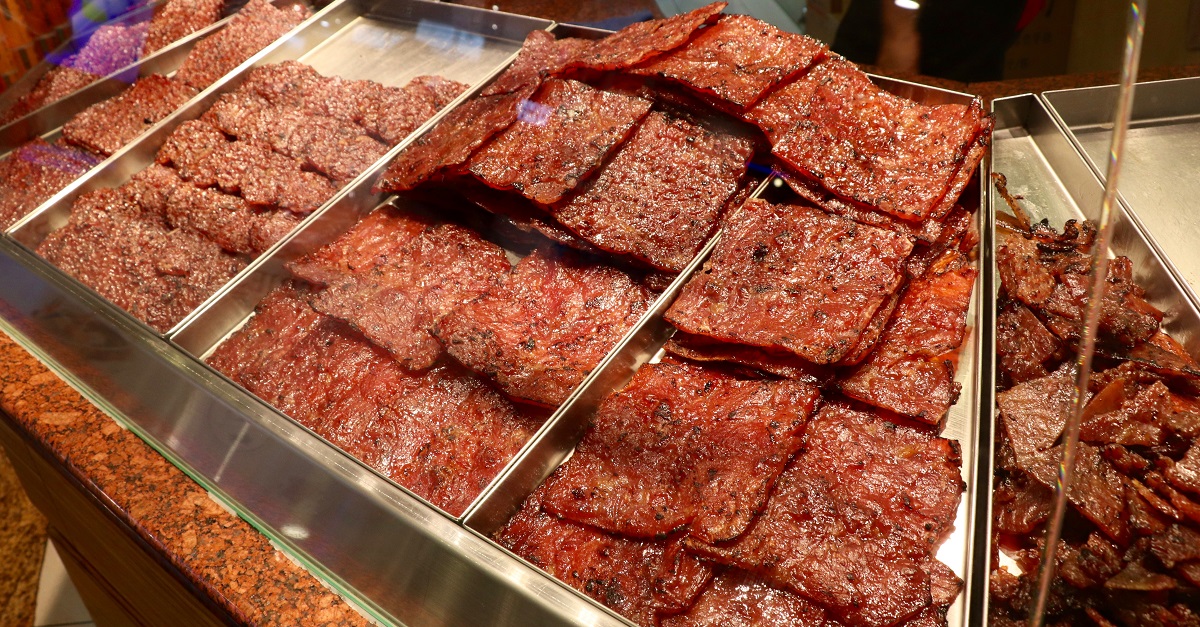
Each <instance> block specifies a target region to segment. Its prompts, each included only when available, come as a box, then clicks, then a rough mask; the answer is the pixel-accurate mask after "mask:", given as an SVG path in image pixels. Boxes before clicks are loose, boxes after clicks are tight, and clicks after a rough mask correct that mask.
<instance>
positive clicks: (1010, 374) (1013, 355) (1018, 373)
mask: <svg viewBox="0 0 1200 627" xmlns="http://www.w3.org/2000/svg"><path fill="white" fill-rule="evenodd" d="M1062 349H1063V345H1062V342H1061V341H1059V339H1058V338H1057V337H1055V336H1054V334H1053V333H1051V332H1050V331H1049V329H1047V328H1046V325H1044V324H1042V321H1041V320H1038V318H1037V316H1035V315H1034V314H1033V312H1032V311H1030V310H1029V309H1028V308H1027V307H1025V306H1024V305H1022V304H1021V303H1018V302H1016V301H1008V302H1007V303H1005V304H1004V305H1002V306H1001V309H1000V312H999V313H998V315H997V316H996V361H997V365H998V366H999V367H1000V372H1001V373H1003V375H1004V376H1005V377H1006V378H1007V379H1008V381H1010V382H1012V383H1013V384H1017V383H1022V382H1025V381H1029V380H1031V379H1038V378H1041V377H1044V376H1046V375H1047V374H1049V371H1048V370H1047V365H1051V366H1052V365H1054V361H1055V360H1056V359H1057V358H1058V356H1059V355H1060V354H1061V352H1062Z"/></svg>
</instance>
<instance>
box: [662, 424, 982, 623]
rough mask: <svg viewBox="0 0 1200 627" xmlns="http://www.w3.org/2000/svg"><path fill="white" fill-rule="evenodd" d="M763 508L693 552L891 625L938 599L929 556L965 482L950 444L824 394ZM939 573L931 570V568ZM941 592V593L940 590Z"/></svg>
mask: <svg viewBox="0 0 1200 627" xmlns="http://www.w3.org/2000/svg"><path fill="white" fill-rule="evenodd" d="M807 432H808V436H807V441H806V443H805V447H804V450H802V451H801V452H800V454H798V455H797V456H796V458H795V459H794V460H793V461H792V463H791V464H790V465H789V466H788V468H787V469H786V470H785V471H784V473H783V474H782V475H781V476H780V477H779V480H778V481H777V483H776V487H775V491H774V493H773V494H772V495H771V498H770V500H769V501H768V503H767V507H766V510H765V511H764V512H763V514H762V515H761V516H760V517H759V518H758V519H756V520H755V521H754V523H753V524H752V525H751V527H750V528H749V530H748V531H747V532H746V533H745V534H743V535H742V536H741V537H739V538H737V539H736V540H734V541H732V542H728V543H720V544H701V543H698V542H695V541H693V540H686V541H685V543H686V544H687V546H688V549H689V550H691V551H693V552H696V553H697V554H698V555H700V556H702V557H705V558H708V559H713V560H716V561H718V562H720V563H724V564H730V565H733V566H736V567H738V568H741V569H745V570H750V571H753V572H755V573H757V574H760V575H761V576H764V577H766V579H767V581H769V582H771V583H773V584H774V585H778V586H780V587H784V588H786V589H788V590H790V591H792V592H795V593H797V594H799V595H801V596H803V597H805V598H807V599H809V600H812V601H815V602H817V603H819V604H821V605H823V606H824V607H825V608H826V609H827V610H828V611H830V612H831V613H833V614H834V615H835V618H836V619H838V620H839V621H841V622H843V623H846V624H851V625H890V624H894V623H896V622H899V621H901V620H903V619H906V618H909V617H912V616H914V615H915V614H917V613H918V612H920V611H922V610H923V609H925V608H927V607H929V606H930V605H931V604H932V603H934V602H935V598H934V592H938V596H942V592H941V591H940V590H939V588H941V587H945V584H944V583H940V582H938V583H939V585H937V586H934V585H931V580H935V582H936V580H938V579H941V578H942V577H943V576H944V571H942V570H941V568H938V567H935V566H932V565H931V559H932V558H931V557H930V553H931V551H932V550H933V549H934V547H935V546H936V544H937V542H938V540H939V539H940V538H941V537H943V536H944V534H946V533H948V532H949V529H950V525H951V523H952V521H953V519H954V513H955V511H956V510H957V507H958V501H959V496H960V494H961V492H962V490H963V487H964V486H963V483H962V479H961V478H960V474H959V467H960V465H961V458H960V455H959V450H958V447H957V445H955V443H954V442H952V441H950V440H945V439H942V438H937V437H933V436H931V435H929V434H927V433H925V432H924V431H921V430H918V429H914V428H911V427H905V426H902V425H897V424H893V423H890V422H887V421H885V420H883V419H882V418H880V417H879V416H878V415H876V414H873V413H866V412H860V411H856V410H854V409H851V408H850V407H848V406H846V405H843V404H840V403H832V404H827V405H825V406H824V407H822V409H821V411H819V412H818V413H817V416H816V417H815V418H814V419H813V420H812V421H811V422H810V423H809V426H808V428H807ZM939 571H940V572H939ZM947 596H948V595H947Z"/></svg>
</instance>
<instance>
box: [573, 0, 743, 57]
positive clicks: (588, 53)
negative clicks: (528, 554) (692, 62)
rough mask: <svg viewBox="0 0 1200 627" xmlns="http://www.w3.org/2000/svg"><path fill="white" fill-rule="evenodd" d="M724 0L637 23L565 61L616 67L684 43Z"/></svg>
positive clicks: (721, 7)
mask: <svg viewBox="0 0 1200 627" xmlns="http://www.w3.org/2000/svg"><path fill="white" fill-rule="evenodd" d="M726 6H728V3H725V2H714V3H712V4H709V5H707V6H703V7H700V8H698V9H695V10H693V11H690V12H688V13H681V14H679V15H674V16H671V17H669V18H666V19H661V20H650V21H646V22H638V23H636V24H632V25H630V26H628V27H626V28H623V29H621V30H620V31H617V32H616V33H613V34H612V35H609V36H608V37H605V38H604V39H598V40H596V41H594V42H592V45H590V46H588V47H586V48H584V49H583V50H581V51H580V52H579V54H578V55H576V56H575V58H573V59H572V60H571V61H570V62H569V63H567V67H568V68H582V69H589V70H620V69H625V68H631V67H633V66H636V65H638V64H639V63H642V62H644V61H646V60H648V59H651V58H653V57H655V56H658V55H661V54H662V53H664V52H669V51H671V50H674V49H675V48H678V47H680V46H682V45H684V44H685V43H686V42H687V41H688V39H689V38H691V36H692V34H693V33H695V32H696V31H697V30H698V29H699V28H701V27H702V26H704V25H705V24H708V23H712V22H715V21H716V20H717V16H718V15H720V13H721V11H723V10H724V9H725V7H726Z"/></svg>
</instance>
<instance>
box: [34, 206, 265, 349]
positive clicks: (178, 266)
mask: <svg viewBox="0 0 1200 627" xmlns="http://www.w3.org/2000/svg"><path fill="white" fill-rule="evenodd" d="M37 252H38V254H39V255H41V256H42V257H43V258H45V259H46V260H47V261H49V262H50V263H53V264H54V265H56V266H58V267H59V268H61V269H62V270H63V271H65V272H67V273H68V274H70V275H72V276H74V277H75V278H76V279H78V280H79V281H80V282H82V283H84V284H85V285H87V286H89V287H91V288H92V289H94V290H96V291H97V292H99V293H100V295H101V296H104V297H105V298H107V299H109V300H110V301H112V302H113V304H115V305H117V306H118V307H120V308H122V309H124V310H126V311H128V312H129V313H130V314H132V315H133V316H134V317H136V318H139V319H141V320H142V321H144V322H145V323H146V324H148V325H150V326H151V327H153V328H154V329H156V330H158V331H160V332H166V331H168V330H169V329H170V328H171V327H172V326H174V325H175V324H176V323H178V322H179V321H180V320H182V319H183V317H184V316H185V315H187V314H188V313H189V312H191V311H192V310H193V309H195V308H196V307H197V306H198V305H200V303H201V302H203V300H204V299H205V298H208V297H209V296H211V295H212V294H213V293H214V292H216V291H217V289H218V288H220V287H221V286H222V285H224V284H225V283H226V282H228V281H229V280H230V279H231V278H233V276H234V275H235V274H237V273H238V272H239V271H240V270H241V269H242V268H244V267H245V266H246V262H245V261H244V260H242V259H240V258H238V257H234V256H232V255H229V254H227V253H224V252H222V251H221V249H220V248H219V247H218V246H217V245H216V244H214V243H212V242H210V241H208V240H207V239H205V238H203V237H200V236H199V235H197V234H195V233H193V232H191V231H187V230H180V229H175V230H172V229H170V228H168V227H167V225H166V224H165V223H163V221H162V220H161V218H159V217H157V216H152V215H147V214H144V213H143V212H142V211H141V209H140V207H138V206H137V204H136V202H135V201H134V200H133V199H131V198H130V197H129V195H128V194H127V193H126V192H125V191H123V190H111V189H101V190H97V191H95V192H92V193H90V194H85V195H84V196H82V197H81V198H80V199H79V200H78V201H76V202H75V206H74V207H72V209H71V217H70V219H69V220H68V222H67V224H66V225H65V226H63V227H62V228H60V229H58V230H57V231H54V232H53V233H51V234H50V235H49V236H47V238H46V239H45V240H43V241H42V243H41V244H39V245H38V248H37Z"/></svg>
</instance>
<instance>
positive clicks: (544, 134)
mask: <svg viewBox="0 0 1200 627" xmlns="http://www.w3.org/2000/svg"><path fill="white" fill-rule="evenodd" d="M650 105H651V103H650V102H649V101H647V100H642V99H640V98H631V97H628V96H622V95H619V94H615V93H611V92H606V91H602V90H599V89H595V88H593V87H590V86H588V85H586V84H584V83H580V82H578V81H564V80H558V79H552V80H549V81H546V82H545V83H544V84H543V85H542V86H541V88H540V90H539V91H538V92H537V93H536V94H534V96H533V98H532V99H530V100H529V101H527V102H523V103H522V104H521V107H520V111H519V113H518V115H517V118H516V121H515V122H513V123H512V126H509V127H508V128H507V129H506V130H504V131H503V132H501V133H500V134H499V135H497V136H496V137H495V138H494V139H493V140H492V141H491V142H490V143H488V144H487V145H485V146H483V148H481V149H480V150H479V151H478V152H476V153H475V154H474V155H473V156H472V157H471V160H470V162H468V163H467V168H468V169H469V170H470V172H471V173H472V174H474V175H475V176H476V177H478V178H479V179H480V180H482V181H483V182H485V183H487V184H488V185H490V186H492V187H494V188H496V189H515V190H516V191H518V192H520V193H521V194H522V195H523V196H525V197H526V198H528V199H530V200H532V201H534V202H536V203H538V204H541V205H550V204H552V203H555V202H558V201H559V200H561V199H562V198H563V197H564V196H565V195H566V194H567V193H569V192H570V191H571V190H573V189H575V188H576V186H578V185H579V184H580V183H581V182H582V181H583V180H584V179H585V178H587V176H589V175H590V174H591V173H592V171H594V170H595V169H596V168H598V167H599V166H600V164H601V162H602V161H603V160H604V158H605V157H606V156H607V155H608V153H609V151H611V150H613V149H614V148H615V147H616V146H617V145H618V144H620V143H621V142H622V141H624V140H625V138H626V137H627V136H629V134H630V133H631V132H633V130H634V126H635V125H636V124H637V123H638V121H639V120H641V119H642V118H643V117H645V115H646V114H647V113H648V112H649V111H650Z"/></svg>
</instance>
